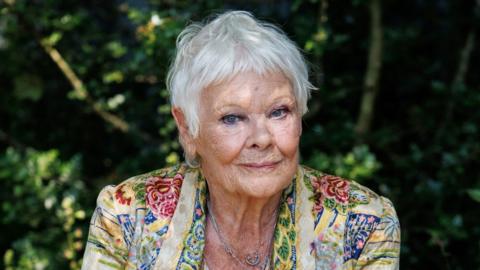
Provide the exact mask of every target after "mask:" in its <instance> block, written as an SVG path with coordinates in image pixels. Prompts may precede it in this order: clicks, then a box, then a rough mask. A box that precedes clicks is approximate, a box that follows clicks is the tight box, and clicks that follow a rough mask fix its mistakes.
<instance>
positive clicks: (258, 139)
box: [248, 117, 273, 150]
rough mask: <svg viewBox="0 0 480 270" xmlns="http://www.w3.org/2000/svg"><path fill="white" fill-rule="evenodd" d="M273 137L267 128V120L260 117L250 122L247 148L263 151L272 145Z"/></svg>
mask: <svg viewBox="0 0 480 270" xmlns="http://www.w3.org/2000/svg"><path fill="white" fill-rule="evenodd" d="M272 140H273V136H272V133H271V132H270V130H269V128H268V123H267V119H265V118H263V117H260V118H257V119H255V120H254V121H251V132H250V136H249V140H248V147H249V148H254V149H259V150H263V149H266V148H268V147H269V146H270V145H271V144H272Z"/></svg>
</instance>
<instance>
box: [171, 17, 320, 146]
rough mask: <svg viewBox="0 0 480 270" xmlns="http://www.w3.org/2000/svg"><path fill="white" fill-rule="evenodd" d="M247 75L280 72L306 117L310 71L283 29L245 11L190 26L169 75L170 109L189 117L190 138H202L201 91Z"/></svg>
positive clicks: (180, 39)
mask: <svg viewBox="0 0 480 270" xmlns="http://www.w3.org/2000/svg"><path fill="white" fill-rule="evenodd" d="M247 71H253V72H256V73H257V74H265V73H267V72H282V73H283V74H284V76H286V78H287V79H288V80H289V81H290V83H291V84H292V87H293V90H294V93H295V97H296V101H297V107H298V109H299V112H300V113H302V115H303V114H305V113H306V112H307V100H308V99H309V97H310V90H312V89H315V87H314V86H313V85H312V84H310V82H309V81H308V68H307V65H306V63H305V60H304V59H303V57H302V55H301V53H300V52H299V49H298V48H297V47H296V45H295V44H294V43H293V42H292V41H291V40H290V39H289V38H288V37H287V36H286V35H285V33H283V32H282V31H281V30H280V29H279V28H277V27H275V26H274V25H272V24H269V23H265V22H260V21H258V20H256V19H255V18H254V17H253V15H252V14H250V13H249V12H246V11H229V12H225V13H223V14H220V15H218V16H217V17H216V18H215V19H213V20H212V21H210V22H208V23H206V24H202V23H193V24H191V25H189V26H187V27H186V28H185V29H184V30H183V31H182V32H181V33H180V35H179V36H178V38H177V52H176V56H175V59H174V61H173V63H172V65H171V67H170V70H169V72H168V75H167V88H168V91H169V92H170V97H171V104H172V106H176V107H179V108H180V109H181V110H182V111H183V113H184V114H185V118H186V122H187V125H188V128H189V132H190V134H191V135H192V136H194V137H197V136H198V132H199V119H198V106H199V97H200V92H201V90H202V89H204V88H206V87H208V86H209V85H211V84H212V83H217V82H221V81H224V80H227V79H229V78H232V77H233V76H235V75H237V74H239V73H242V72H247Z"/></svg>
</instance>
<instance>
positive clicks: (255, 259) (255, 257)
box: [207, 200, 278, 269]
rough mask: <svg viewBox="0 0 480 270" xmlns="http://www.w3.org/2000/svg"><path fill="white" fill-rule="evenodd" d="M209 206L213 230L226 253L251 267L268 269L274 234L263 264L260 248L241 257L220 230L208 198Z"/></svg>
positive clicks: (269, 242)
mask: <svg viewBox="0 0 480 270" xmlns="http://www.w3.org/2000/svg"><path fill="white" fill-rule="evenodd" d="M207 207H208V210H209V211H208V213H209V215H207V217H209V218H210V221H211V222H212V225H213V230H214V231H215V233H216V234H217V236H218V238H219V239H220V242H222V246H223V249H224V251H225V253H227V254H228V255H229V256H230V257H232V258H233V259H235V260H236V261H237V262H238V263H240V264H243V265H245V266H249V267H259V269H267V266H268V265H269V263H270V254H271V252H272V240H273V235H272V237H271V238H270V239H269V241H268V246H267V247H268V251H267V252H266V253H267V254H266V255H265V258H264V259H263V264H261V265H260V261H261V260H260V257H261V255H260V253H259V252H258V250H255V251H254V252H251V253H248V254H247V255H245V257H244V258H243V260H242V259H240V258H239V257H238V256H237V255H236V254H235V252H234V250H233V248H232V247H231V245H230V244H229V243H228V242H227V240H226V239H225V238H224V237H223V235H222V232H221V231H220V228H219V227H218V224H217V220H216V219H215V215H214V214H213V209H212V207H211V205H210V200H207ZM277 212H278V211H277V210H276V211H275V216H277ZM275 220H276V219H275ZM261 246H262V243H260V244H259V247H261Z"/></svg>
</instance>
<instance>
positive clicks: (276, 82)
mask: <svg viewBox="0 0 480 270" xmlns="http://www.w3.org/2000/svg"><path fill="white" fill-rule="evenodd" d="M277 99H288V100H289V101H292V102H294V101H295V95H294V92H293V89H292V87H291V84H290V81H289V80H288V79H287V78H286V77H285V76H284V75H283V74H282V73H280V72H274V73H265V74H257V73H254V72H245V73H240V74H238V75H236V76H234V77H232V78H230V79H228V80H225V81H223V82H220V83H216V84H213V85H211V86H209V87H207V88H205V89H204V90H203V91H202V94H201V103H203V105H205V106H207V108H212V109H219V107H224V106H228V105H232V106H237V105H238V106H249V105H252V104H260V103H265V102H270V101H275V100H277Z"/></svg>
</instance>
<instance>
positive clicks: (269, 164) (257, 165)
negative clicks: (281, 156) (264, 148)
mask: <svg viewBox="0 0 480 270" xmlns="http://www.w3.org/2000/svg"><path fill="white" fill-rule="evenodd" d="M278 163H280V161H265V162H250V163H243V164H241V165H242V166H244V167H247V168H249V169H273V168H275V167H276V166H277V165H278Z"/></svg>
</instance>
